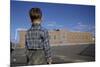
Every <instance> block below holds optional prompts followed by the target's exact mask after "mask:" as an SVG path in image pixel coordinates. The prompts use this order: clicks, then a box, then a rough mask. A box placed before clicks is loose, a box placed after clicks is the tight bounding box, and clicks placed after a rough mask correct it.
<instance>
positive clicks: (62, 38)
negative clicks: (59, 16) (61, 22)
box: [18, 29, 94, 48]
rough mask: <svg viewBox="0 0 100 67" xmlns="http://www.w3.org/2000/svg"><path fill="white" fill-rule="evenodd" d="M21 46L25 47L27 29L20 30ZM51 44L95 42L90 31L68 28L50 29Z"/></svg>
mask: <svg viewBox="0 0 100 67" xmlns="http://www.w3.org/2000/svg"><path fill="white" fill-rule="evenodd" d="M18 33H19V47H21V48H23V47H25V33H26V30H22V29H21V30H18ZM49 36H50V45H51V46H58V45H75V44H91V43H94V40H93V36H92V34H91V33H89V32H70V31H67V30H59V29H57V30H49Z"/></svg>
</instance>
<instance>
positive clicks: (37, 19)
mask: <svg viewBox="0 0 100 67" xmlns="http://www.w3.org/2000/svg"><path fill="white" fill-rule="evenodd" d="M29 16H30V19H31V22H32V24H40V23H41V18H42V11H41V9H40V8H31V9H30V11H29Z"/></svg>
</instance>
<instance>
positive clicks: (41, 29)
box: [26, 26, 48, 33]
mask: <svg viewBox="0 0 100 67" xmlns="http://www.w3.org/2000/svg"><path fill="white" fill-rule="evenodd" d="M39 30H40V31H43V32H48V29H46V28H44V27H42V26H41V28H40V29H39ZM31 31H32V29H31V28H30V29H27V31H26V32H27V33H28V32H31Z"/></svg>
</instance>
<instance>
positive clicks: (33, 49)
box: [25, 8, 52, 64]
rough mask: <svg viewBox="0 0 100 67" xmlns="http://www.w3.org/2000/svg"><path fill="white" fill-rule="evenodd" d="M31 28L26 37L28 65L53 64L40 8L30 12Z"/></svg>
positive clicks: (32, 9)
mask: <svg viewBox="0 0 100 67" xmlns="http://www.w3.org/2000/svg"><path fill="white" fill-rule="evenodd" d="M29 16H30V19H31V23H32V25H31V28H30V29H29V30H28V31H27V33H26V36H25V42H26V49H27V50H28V52H27V57H28V64H51V62H52V60H51V48H50V45H49V35H48V31H47V30H46V29H44V28H43V27H41V21H42V12H41V10H40V8H31V9H30V11H29Z"/></svg>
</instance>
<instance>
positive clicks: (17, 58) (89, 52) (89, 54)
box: [11, 44, 95, 66]
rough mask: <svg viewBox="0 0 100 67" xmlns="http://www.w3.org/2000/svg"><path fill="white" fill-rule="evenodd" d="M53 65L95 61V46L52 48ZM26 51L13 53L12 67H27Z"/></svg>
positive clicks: (21, 50) (20, 50) (17, 50)
mask: <svg viewBox="0 0 100 67" xmlns="http://www.w3.org/2000/svg"><path fill="white" fill-rule="evenodd" d="M51 48H52V53H53V62H52V64H61V63H77V62H92V61H95V44H81V45H65V46H64V45H63V46H52V47H51ZM25 51H26V50H25V49H20V48H17V49H15V50H14V51H13V52H12V53H11V66H23V65H24V66H25V65H27V58H26V56H25Z"/></svg>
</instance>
